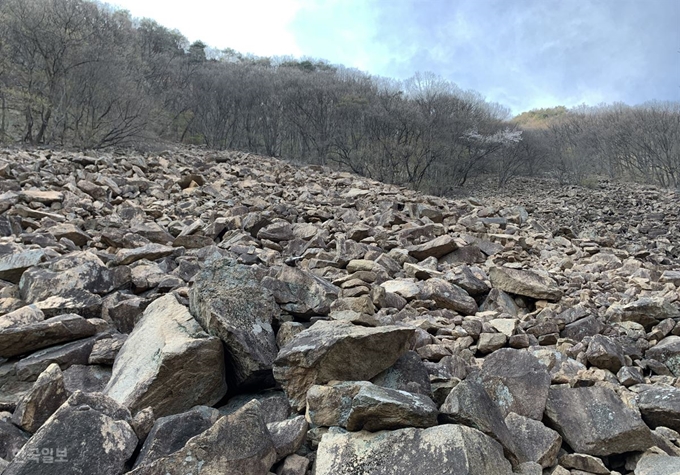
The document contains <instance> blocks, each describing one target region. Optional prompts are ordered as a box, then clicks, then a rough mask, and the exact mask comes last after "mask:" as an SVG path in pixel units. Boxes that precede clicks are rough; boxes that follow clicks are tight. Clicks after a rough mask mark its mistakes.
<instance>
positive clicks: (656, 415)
mask: <svg viewBox="0 0 680 475" xmlns="http://www.w3.org/2000/svg"><path fill="white" fill-rule="evenodd" d="M637 403H638V408H639V409H640V413H641V414H642V419H643V420H644V421H645V422H646V423H647V425H648V426H649V427H651V428H653V429H654V428H656V427H659V426H663V427H668V428H669V429H673V430H675V431H680V389H678V388H675V387H650V388H649V389H647V390H645V391H642V392H641V393H640V394H638V396H637Z"/></svg>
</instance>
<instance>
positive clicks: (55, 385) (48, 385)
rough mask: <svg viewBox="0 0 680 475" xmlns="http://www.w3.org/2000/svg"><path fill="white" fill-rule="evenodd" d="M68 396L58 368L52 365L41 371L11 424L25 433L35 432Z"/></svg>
mask: <svg viewBox="0 0 680 475" xmlns="http://www.w3.org/2000/svg"><path fill="white" fill-rule="evenodd" d="M66 399H68V395H67V394H66V388H64V377H63V375H62V374H61V370H60V369H59V366H57V365H56V364H55V363H52V364H51V365H49V366H48V367H47V369H46V370H45V371H43V372H42V373H41V374H40V376H38V379H37V380H36V382H35V384H33V387H32V388H31V391H30V392H29V393H28V394H26V396H24V397H23V398H22V399H21V401H20V402H19V404H18V405H17V408H16V409H15V410H14V414H13V416H12V422H13V423H14V424H16V425H17V426H19V427H21V428H22V429H24V430H25V431H26V432H31V433H33V432H35V431H37V430H38V429H39V428H40V426H42V425H43V423H44V422H45V421H46V420H47V419H48V418H49V417H50V416H51V415H52V414H53V413H54V411H56V410H57V409H58V408H59V406H61V405H62V404H63V403H64V402H65V401H66Z"/></svg>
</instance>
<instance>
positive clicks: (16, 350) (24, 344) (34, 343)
mask: <svg viewBox="0 0 680 475" xmlns="http://www.w3.org/2000/svg"><path fill="white" fill-rule="evenodd" d="M96 331H97V328H96V327H95V326H94V325H93V324H92V323H90V322H89V321H87V320H86V319H85V318H83V317H81V316H79V315H74V314H65V315H59V316H57V317H53V318H48V319H47V320H43V321H42V322H36V323H29V324H27V325H18V326H12V327H9V328H3V329H0V357H2V358H10V357H12V356H18V355H21V354H24V353H30V352H32V351H35V350H39V349H41V348H46V347H48V346H54V345H58V344H59V343H65V342H68V341H73V340H78V339H80V338H85V337H88V336H92V335H94V334H95V333H96Z"/></svg>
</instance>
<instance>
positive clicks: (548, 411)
mask: <svg viewBox="0 0 680 475" xmlns="http://www.w3.org/2000/svg"><path fill="white" fill-rule="evenodd" d="M545 416H546V418H547V420H548V422H549V424H550V425H551V426H552V427H553V428H554V429H555V430H556V431H557V432H559V433H560V435H561V436H562V438H563V439H564V440H565V442H567V443H568V444H569V446H570V447H571V448H572V449H574V450H575V451H577V452H580V453H584V454H588V455H597V456H602V455H611V454H621V453H624V452H633V451H644V450H645V449H648V448H649V447H651V446H652V445H653V441H652V436H651V432H650V430H649V427H647V426H646V425H645V423H644V422H643V421H642V418H641V417H640V413H639V412H637V411H635V410H633V409H631V408H629V407H627V406H626V405H625V404H624V403H623V401H622V400H621V398H620V397H619V396H618V395H617V394H616V393H615V392H614V391H612V390H611V389H607V388H603V387H598V386H593V387H587V388H551V389H550V392H549V393H548V401H547V403H546V408H545Z"/></svg>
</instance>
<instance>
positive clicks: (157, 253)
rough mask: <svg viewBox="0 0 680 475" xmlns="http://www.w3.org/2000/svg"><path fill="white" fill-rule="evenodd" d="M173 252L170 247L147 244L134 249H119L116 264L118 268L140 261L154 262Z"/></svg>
mask: <svg viewBox="0 0 680 475" xmlns="http://www.w3.org/2000/svg"><path fill="white" fill-rule="evenodd" d="M173 252H175V248H173V247H172V246H164V245H162V244H147V245H146V246H142V247H137V248H135V249H121V250H120V251H118V252H117V253H116V263H117V264H118V265H119V266H123V265H127V264H132V263H133V262H136V261H139V260H141V259H147V260H150V261H155V260H156V259H160V258H161V257H166V256H169V255H171V254H172V253H173Z"/></svg>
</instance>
